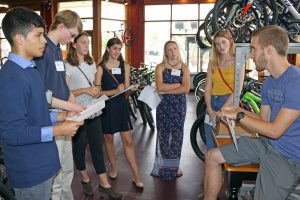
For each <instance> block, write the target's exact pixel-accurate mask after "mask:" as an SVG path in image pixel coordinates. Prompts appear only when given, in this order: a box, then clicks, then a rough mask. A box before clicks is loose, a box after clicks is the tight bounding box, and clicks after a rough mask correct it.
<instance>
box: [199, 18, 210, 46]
mask: <svg viewBox="0 0 300 200" xmlns="http://www.w3.org/2000/svg"><path fill="white" fill-rule="evenodd" d="M196 42H197V44H198V46H199V48H200V49H208V48H211V43H210V42H209V41H208V39H207V38H206V35H205V23H202V24H201V25H200V26H199V28H198V31H197V33H196Z"/></svg>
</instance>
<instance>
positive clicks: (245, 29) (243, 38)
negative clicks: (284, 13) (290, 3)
mask: <svg viewBox="0 0 300 200" xmlns="http://www.w3.org/2000/svg"><path fill="white" fill-rule="evenodd" d="M244 3H245V1H244V0H219V1H218V2H217V3H216V4H215V6H214V9H213V10H214V11H213V17H212V27H213V31H214V32H217V31H218V30H220V29H227V30H229V31H230V32H231V34H232V37H233V39H234V41H235V42H250V39H251V34H252V32H253V31H255V30H256V29H258V28H260V27H262V26H264V25H268V24H275V23H276V22H277V19H278V9H277V5H276V1H274V0H255V1H254V2H253V5H252V7H251V8H250V9H249V10H248V12H247V15H243V16H242V15H241V13H242V11H243V8H244ZM231 9H233V10H232V12H228V10H229V11H231Z"/></svg>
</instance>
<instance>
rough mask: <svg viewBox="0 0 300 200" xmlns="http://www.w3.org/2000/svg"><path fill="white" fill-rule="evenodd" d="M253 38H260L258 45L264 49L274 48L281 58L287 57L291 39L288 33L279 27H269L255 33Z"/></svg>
mask: <svg viewBox="0 0 300 200" xmlns="http://www.w3.org/2000/svg"><path fill="white" fill-rule="evenodd" d="M252 37H258V43H259V45H261V46H262V47H266V46H267V45H271V46H273V47H274V48H275V49H276V51H277V53H278V54H279V55H281V56H286V55H287V49H288V46H289V37H288V34H287V32H286V31H285V30H284V29H283V28H281V27H280V26H277V25H267V26H264V27H262V28H260V29H258V30H256V31H255V32H253V34H252Z"/></svg>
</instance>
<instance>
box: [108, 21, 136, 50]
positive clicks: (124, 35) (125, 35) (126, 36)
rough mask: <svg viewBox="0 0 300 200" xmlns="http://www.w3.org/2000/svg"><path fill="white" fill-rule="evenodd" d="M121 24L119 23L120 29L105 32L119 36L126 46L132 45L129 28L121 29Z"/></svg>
mask: <svg viewBox="0 0 300 200" xmlns="http://www.w3.org/2000/svg"><path fill="white" fill-rule="evenodd" d="M123 25H124V24H121V29H120V30H116V31H107V33H113V34H114V37H116V38H119V39H120V40H121V41H122V43H123V44H125V45H126V46H127V47H130V46H131V45H132V42H133V39H132V36H131V35H132V34H131V30H130V29H127V28H125V29H123Z"/></svg>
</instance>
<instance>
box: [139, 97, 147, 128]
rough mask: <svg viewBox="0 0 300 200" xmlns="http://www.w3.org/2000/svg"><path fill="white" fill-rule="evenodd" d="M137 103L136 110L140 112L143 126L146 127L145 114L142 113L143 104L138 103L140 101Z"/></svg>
mask: <svg viewBox="0 0 300 200" xmlns="http://www.w3.org/2000/svg"><path fill="white" fill-rule="evenodd" d="M137 102H138V108H139V111H140V115H141V117H142V121H143V125H146V124H147V118H146V115H145V112H144V107H143V102H142V101H140V100H137Z"/></svg>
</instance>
